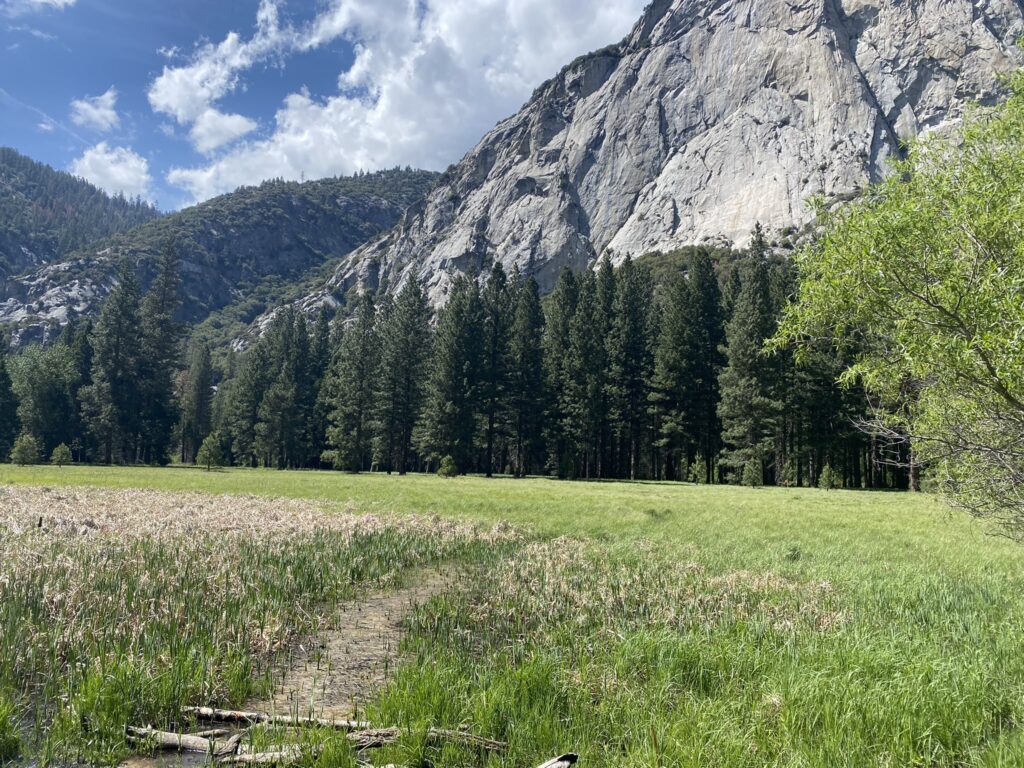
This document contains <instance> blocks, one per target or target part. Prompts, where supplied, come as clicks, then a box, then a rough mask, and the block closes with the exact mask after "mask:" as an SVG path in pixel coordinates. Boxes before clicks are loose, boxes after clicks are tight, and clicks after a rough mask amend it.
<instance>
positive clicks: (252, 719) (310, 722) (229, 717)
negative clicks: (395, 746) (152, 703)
mask: <svg viewBox="0 0 1024 768" xmlns="http://www.w3.org/2000/svg"><path fill="white" fill-rule="evenodd" d="M181 711H182V712H183V713H184V714H186V715H192V716H193V717H195V718H196V719H197V720H204V721H207V722H211V723H246V724H252V723H268V724H272V725H294V726H320V727H322V728H334V729H336V730H339V731H355V730H363V729H368V728H370V724H369V723H365V722H361V721H359V720H334V719H330V718H323V717H292V716H291V715H272V714H270V713H269V712H243V711H241V710H234V709H216V708H214V707H183V708H182V710H181Z"/></svg>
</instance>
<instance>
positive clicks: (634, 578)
mask: <svg viewBox="0 0 1024 768" xmlns="http://www.w3.org/2000/svg"><path fill="white" fill-rule="evenodd" d="M6 482H12V483H27V484H35V485H51V486H57V485H62V484H88V485H100V486H114V487H150V488H160V489H164V490H171V491H176V490H185V489H188V490H203V491H207V492H211V493H239V492H246V493H257V494H266V495H272V496H285V497H309V498H325V499H332V500H336V501H341V502H345V503H346V504H348V505H350V506H351V507H352V508H353V509H354V510H355V511H365V512H394V513H398V514H406V513H425V514H438V515H443V516H452V517H456V518H460V519H465V520H470V521H480V522H485V523H494V522H497V521H499V520H507V521H510V522H511V523H512V524H513V525H515V526H516V527H519V528H521V529H523V530H525V531H528V532H530V533H532V534H533V536H532V538H531V540H530V541H528V542H526V543H524V544H523V545H522V546H521V547H519V548H517V550H516V551H515V552H514V553H513V554H512V555H509V554H508V550H507V548H505V549H500V550H499V549H496V550H494V551H493V553H492V554H491V555H490V556H486V567H485V568H482V569H481V571H480V576H479V578H477V579H474V580H472V583H469V584H466V585H465V587H464V588H463V589H461V590H456V591H453V592H450V593H447V594H445V595H443V596H441V597H439V598H436V599H435V600H433V601H432V602H431V603H429V604H428V605H427V606H424V607H422V608H421V609H419V610H418V611H417V612H416V613H415V615H413V616H412V617H411V618H410V627H411V628H412V630H413V631H412V633H411V636H410V637H409V639H408V640H407V642H406V651H407V653H408V663H406V664H405V665H403V666H402V667H401V668H400V670H399V671H398V674H397V676H396V678H395V680H394V681H393V682H392V683H391V684H390V685H389V686H388V687H387V688H386V689H385V690H384V691H383V692H382V693H381V695H380V697H379V699H378V700H377V701H376V702H375V703H374V704H373V706H372V707H371V708H370V712H369V714H370V716H371V718H372V719H374V720H376V721H379V722H381V723H386V724H397V725H409V726H412V730H413V734H412V735H410V736H409V737H408V738H406V739H405V740H403V742H402V743H401V744H399V745H397V746H395V747H392V748H389V749H388V750H385V754H384V755H382V756H381V757H380V758H379V761H380V762H399V763H406V764H417V765H425V764H426V762H427V761H429V762H431V763H433V764H435V765H447V764H460V765H467V764H482V763H484V762H487V759H486V758H484V757H482V756H477V755H473V754H469V753H465V752H464V751H462V750H460V749H456V748H453V747H447V748H445V749H444V750H442V751H439V750H437V749H436V748H433V747H427V746H426V745H425V744H424V743H423V740H422V739H421V738H417V737H416V736H415V732H416V727H417V726H426V725H428V724H431V725H439V726H448V727H457V726H459V725H468V726H469V727H470V728H471V729H473V730H474V731H478V732H480V733H481V734H484V735H488V736H493V737H496V738H502V739H506V740H508V741H509V743H510V750H509V752H508V753H507V754H506V755H504V756H495V757H493V758H490V763H489V764H492V765H502V766H509V768H511V767H512V766H524V765H531V764H533V762H534V761H535V762H539V761H540V759H541V758H544V757H549V756H551V755H552V754H554V753H557V752H560V751H566V750H576V751H580V752H581V753H582V754H583V757H584V760H585V761H586V762H585V765H587V766H598V765H601V766H646V765H650V766H655V765H692V766H750V767H751V768H755V767H756V768H762V767H763V766H794V767H796V766H834V765H840V766H862V765H879V766H882V765H886V766H889V765H891V766H906V765H921V766H950V767H951V768H952V767H953V766H965V765H970V766H994V765H1007V766H1009V765H1021V764H1024V730H1022V728H1021V725H1020V724H1022V723H1024V567H1022V566H1024V550H1022V549H1021V547H1020V546H1019V545H1016V544H1013V543H1011V542H1009V541H1006V540H1004V539H1001V538H999V537H997V536H994V535H992V531H989V530H986V529H985V528H984V527H983V526H982V525H981V524H980V523H978V522H977V521H974V520H971V519H969V518H967V517H965V516H962V515H961V514H960V513H954V512H950V511H949V510H948V509H946V508H945V507H944V506H943V505H942V504H941V503H939V502H938V501H937V500H935V499H934V498H932V497H930V496H925V495H910V494H896V493H866V492H847V491H830V492H825V491H817V490H809V489H774V488H762V489H741V488H732V487H704V486H692V485H671V484H658V483H566V482H557V481H552V480H544V479H529V480H512V479H505V478H498V479H494V480H486V479H483V478H457V479H453V480H443V479H439V478H435V477H424V476H408V477H384V476H375V475H360V476H352V475H344V474H338V473H312V472H310V473H282V472H273V471H245V470H231V471H226V472H214V473H206V472H202V471H195V470H189V469H162V470H160V469H102V468H85V467H71V468H64V469H61V470H58V469H56V468H42V467H41V468H11V467H3V468H0V483H6ZM476 552H477V554H476V555H474V557H479V556H480V555H479V551H478V550H477V551H476ZM310 738H317V739H325V738H328V737H327V736H325V735H323V734H320V735H317V736H311V737H310ZM336 752H337V751H336V750H335V749H334V748H328V749H327V751H325V752H324V753H322V754H321V756H320V758H319V759H318V762H319V764H320V765H323V766H324V768H326V766H327V764H328V763H329V762H330V761H331V759H334V758H329V756H330V755H335V757H336Z"/></svg>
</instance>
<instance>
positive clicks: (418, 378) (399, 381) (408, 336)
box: [375, 280, 431, 475]
mask: <svg viewBox="0 0 1024 768" xmlns="http://www.w3.org/2000/svg"><path fill="white" fill-rule="evenodd" d="M380 327H381V330H380V334H379V336H380V345H381V365H380V375H379V378H378V386H377V392H376V408H375V412H376V428H377V439H376V446H375V453H376V455H377V456H378V458H379V460H380V463H381V464H383V466H384V467H385V469H387V471H388V472H391V471H392V470H397V471H398V473H399V474H401V475H404V474H405V473H406V471H407V470H408V467H409V457H410V453H411V451H412V436H413V430H414V429H415V427H416V422H417V419H418V418H419V414H420V409H421V407H422V402H423V392H424V386H423V380H424V378H425V371H426V366H427V355H428V352H429V348H430V341H431V340H430V308H429V307H428V306H427V300H426V298H425V297H424V296H423V292H422V291H421V290H420V287H419V285H418V284H417V283H416V281H415V280H409V281H408V282H406V284H405V286H404V287H403V288H402V290H401V291H400V292H399V294H398V298H397V299H396V300H395V302H394V306H393V307H392V308H390V310H388V311H386V313H382V322H381V326H380Z"/></svg>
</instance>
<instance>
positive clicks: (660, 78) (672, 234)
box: [305, 0, 1024, 306]
mask: <svg viewBox="0 0 1024 768" xmlns="http://www.w3.org/2000/svg"><path fill="white" fill-rule="evenodd" d="M1022 18H1024V17H1022V4H1021V3H1020V2H1016V1H1015V0H674V1H672V0H656V2H654V3H652V4H651V5H650V6H648V8H647V10H646V11H645V13H644V15H643V17H642V18H641V19H640V21H639V22H638V23H637V24H636V26H635V28H634V29H633V31H632V32H631V34H629V36H627V37H626V39H625V40H623V41H622V42H621V43H619V44H617V45H612V46H609V47H608V48H605V49H603V50H600V51H597V52H595V53H592V54H590V55H587V56H583V57H581V58H579V59H577V60H576V61H574V62H572V63H571V64H569V65H568V66H567V67H565V68H564V69H563V70H562V71H561V72H560V73H559V74H558V75H557V76H556V77H554V78H553V79H552V80H550V81H548V82H547V83H545V84H543V85H542V86H541V87H540V88H538V89H537V91H536V92H535V93H534V95H533V97H532V98H531V99H530V101H529V102H528V103H527V104H526V105H525V106H524V107H523V108H522V109H521V110H520V112H519V113H518V114H516V115H514V116H512V117H510V118H508V119H506V120H504V121H502V122H501V123H499V124H498V125H497V126H496V127H495V128H494V129H493V130H491V131H490V132H489V133H488V134H487V135H486V136H484V137H483V139H482V140H481V141H480V143H479V144H478V145H477V146H476V147H475V148H474V149H472V150H471V151H470V152H469V153H468V154H467V155H466V156H465V157H464V158H463V159H462V161H461V162H459V163H458V164H457V165H456V166H454V167H452V168H450V169H449V170H448V171H447V172H446V173H445V174H444V176H443V177H442V179H441V181H440V182H439V184H438V185H437V186H436V187H435V188H434V190H433V191H432V192H431V193H430V195H429V196H428V197H427V198H426V199H425V200H424V201H422V202H421V203H418V204H417V205H415V206H413V207H412V208H411V209H410V210H409V211H408V212H407V213H406V215H405V216H404V217H403V218H402V221H401V223H400V224H399V226H398V227H397V228H396V229H395V230H394V231H392V232H391V233H390V234H389V235H388V236H386V237H384V238H383V239H380V240H378V241H376V242H374V243H371V244H369V245H366V246H363V247H362V248H359V249H358V250H356V251H355V252H354V253H353V254H351V255H350V256H349V257H347V258H346V259H344V260H343V261H342V263H341V264H340V266H339V267H338V269H337V270H336V271H335V273H334V274H333V275H332V276H331V278H330V279H329V280H327V281H325V283H324V284H323V285H322V286H321V287H320V288H319V289H318V290H317V291H315V292H313V293H311V294H310V295H309V296H308V297H307V298H306V300H305V305H306V306H315V305H316V304H317V303H319V302H322V301H325V300H330V299H331V298H332V297H333V298H337V297H339V296H341V295H342V294H344V293H345V292H346V291H348V290H350V289H351V288H352V287H353V286H365V287H368V288H376V287H378V286H379V285H381V284H387V285H388V286H390V287H391V288H392V289H397V287H398V286H400V285H401V284H402V283H403V281H405V280H407V279H417V280H420V281H421V282H422V283H423V285H424V286H425V287H426V289H427V291H428V292H429V294H430V296H431V298H432V300H433V301H434V302H435V303H441V302H443V301H444V296H445V294H446V292H447V290H448V286H449V285H450V282H451V275H452V274H453V273H457V272H466V271H469V270H473V269H478V270H484V269H486V265H487V264H488V263H489V262H491V261H492V260H500V261H501V262H502V263H503V265H504V266H505V267H506V268H508V269H511V268H512V267H513V266H518V267H519V268H520V269H522V270H524V271H527V272H530V273H532V274H534V275H535V276H536V277H537V279H538V280H539V282H540V283H541V286H542V288H545V289H548V288H550V287H551V286H552V285H553V283H554V280H555V279H556V277H557V275H558V272H559V271H560V270H561V269H562V268H563V267H566V266H568V267H571V268H573V269H585V268H587V267H589V266H592V265H593V264H594V263H595V261H596V260H597V259H598V258H599V257H600V256H601V255H602V254H604V253H610V254H612V255H613V258H614V259H615V260H619V259H621V258H623V257H625V256H626V255H627V254H629V255H633V256H637V255H640V254H644V253H649V252H652V251H669V250H672V249H675V248H679V247H681V246H684V245H687V244H695V243H702V242H710V243H714V244H728V243H733V244H737V245H744V244H745V243H746V241H747V238H748V237H749V233H750V231H751V229H752V228H753V226H754V224H755V223H756V222H761V223H762V225H764V227H765V228H766V230H767V231H768V232H769V233H773V235H774V236H778V235H780V234H783V235H784V234H786V233H787V231H788V230H791V229H792V228H799V227H801V226H803V225H806V224H807V223H808V222H809V221H810V220H811V218H812V213H811V211H810V209H809V207H808V206H807V205H806V203H807V201H808V199H809V198H811V197H812V196H815V195H823V196H824V197H826V198H832V199H837V198H839V199H841V198H845V197H849V196H852V195H855V194H856V193H857V192H858V190H861V189H863V188H864V187H865V186H866V185H868V184H869V183H870V182H873V181H876V180H878V179H880V178H881V177H882V176H883V175H884V174H885V173H886V170H887V163H888V161H889V160H890V159H891V158H893V157H895V156H898V155H899V154H900V152H901V141H902V140H905V139H907V138H909V137H911V136H914V135H916V134H919V133H921V132H922V131H927V130H937V129H938V130H941V129H942V128H943V127H944V126H947V125H950V124H952V123H954V122H955V121H956V120H957V118H958V116H959V115H960V114H961V112H962V111H963V109H964V107H965V106H966V105H967V104H968V103H970V102H972V101H974V100H980V101H982V102H990V101H992V100H994V99H995V98H996V97H997V96H998V92H999V73H1001V72H1004V71H1006V70H1008V69H1010V68H1013V67H1016V66H1018V64H1019V63H1020V61H1021V55H1020V51H1019V50H1018V49H1017V47H1016V45H1015V41H1016V40H1017V38H1018V37H1019V36H1020V35H1021V33H1022V32H1024V22H1022Z"/></svg>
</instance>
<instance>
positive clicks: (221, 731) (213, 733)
mask: <svg viewBox="0 0 1024 768" xmlns="http://www.w3.org/2000/svg"><path fill="white" fill-rule="evenodd" d="M230 733H231V731H229V730H228V729H227V728H210V729H209V730H207V731H196V732H195V733H190V734H189V736H201V737H202V738H204V739H216V738H218V737H220V736H227V735H228V734H230Z"/></svg>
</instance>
